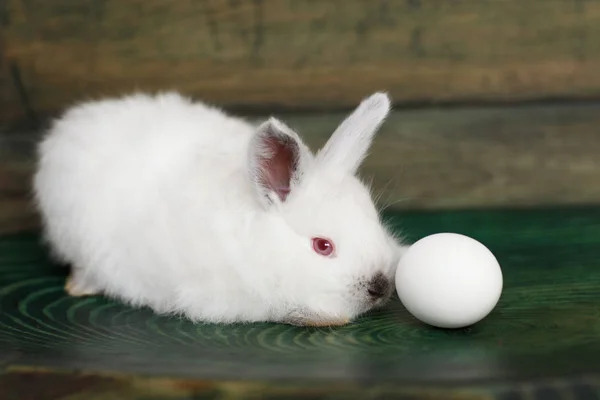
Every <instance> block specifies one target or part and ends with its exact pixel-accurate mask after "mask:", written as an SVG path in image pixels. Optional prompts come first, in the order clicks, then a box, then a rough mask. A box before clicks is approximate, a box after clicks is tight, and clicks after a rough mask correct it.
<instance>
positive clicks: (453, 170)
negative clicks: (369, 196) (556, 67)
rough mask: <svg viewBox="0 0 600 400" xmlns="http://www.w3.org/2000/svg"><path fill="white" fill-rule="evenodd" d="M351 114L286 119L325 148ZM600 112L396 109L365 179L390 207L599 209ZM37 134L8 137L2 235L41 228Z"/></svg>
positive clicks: (1, 151) (0, 173) (3, 155)
mask: <svg viewBox="0 0 600 400" xmlns="http://www.w3.org/2000/svg"><path fill="white" fill-rule="evenodd" d="M345 115H346V114H344V113H334V114H332V113H329V114H308V115H302V116H299V115H296V116H285V115H282V116H281V118H282V119H284V120H285V121H286V122H287V123H289V124H290V125H291V126H292V127H293V128H295V129H297V130H298V131H299V132H300V133H301V134H302V135H303V136H305V137H306V139H307V142H308V144H309V145H310V147H311V148H313V149H317V148H318V147H320V146H321V145H322V144H323V143H324V141H325V140H326V138H327V137H328V136H329V135H330V134H331V132H332V131H333V129H334V128H335V126H336V125H337V124H338V123H339V122H340V121H341V120H342V119H343V118H344V117H345ZM599 126H600V104H581V105H576V104H569V105H553V106H527V107H523V106H521V107H500V108H498V107H496V108H467V109H430V110H412V111H408V110H401V111H395V112H393V113H392V114H391V116H390V118H389V119H388V120H387V122H386V123H385V124H384V125H383V127H382V129H381V131H380V133H379V135H378V136H377V138H376V140H375V142H374V144H373V147H372V149H371V150H372V151H371V154H370V155H369V157H368V158H367V159H366V162H365V164H364V168H363V169H362V171H361V173H362V176H363V178H364V179H365V180H367V181H372V182H373V184H372V186H373V190H374V192H375V193H376V194H377V195H378V196H379V204H380V205H381V207H394V208H397V209H439V208H465V207H476V208H479V207H520V206H534V207H543V206H550V205H576V204H590V203H595V204H599V203H600V185H599V184H598V183H599V182H600V140H598V127H599ZM36 138H37V134H31V133H30V134H26V133H21V132H13V133H11V134H8V133H5V134H4V135H0V139H1V141H0V233H2V232H11V231H15V230H20V229H28V228H35V227H36V226H37V217H36V214H35V213H34V212H33V209H32V208H31V204H30V201H29V200H30V193H31V191H30V175H31V171H32V168H33V156H34V153H33V149H34V145H35V140H36Z"/></svg>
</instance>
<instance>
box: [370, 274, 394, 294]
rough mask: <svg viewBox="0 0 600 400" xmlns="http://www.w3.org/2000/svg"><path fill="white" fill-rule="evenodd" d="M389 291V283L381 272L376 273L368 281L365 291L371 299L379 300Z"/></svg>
mask: <svg viewBox="0 0 600 400" xmlns="http://www.w3.org/2000/svg"><path fill="white" fill-rule="evenodd" d="M389 290H390V282H389V281H388V280H387V278H386V277H385V275H384V274H383V273H381V272H378V273H377V274H376V275H375V276H374V277H373V278H372V279H371V280H370V281H369V284H368V289H367V291H368V292H369V295H370V296H371V297H372V298H373V299H380V298H382V297H385V296H386V295H387V294H388V291H389Z"/></svg>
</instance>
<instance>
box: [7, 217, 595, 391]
mask: <svg viewBox="0 0 600 400" xmlns="http://www.w3.org/2000/svg"><path fill="white" fill-rule="evenodd" d="M386 218H388V219H389V221H390V223H391V224H392V226H394V227H395V229H402V231H403V232H404V233H405V234H406V235H407V237H408V239H409V240H410V241H414V240H416V239H418V238H420V237H423V236H425V235H428V234H431V233H435V232H440V231H454V232H459V233H463V234H467V235H470V236H472V237H474V238H476V239H478V240H480V241H482V242H483V243H484V244H485V245H487V246H488V247H489V248H490V250H492V251H493V252H494V253H495V255H496V257H497V258H498V260H499V262H500V264H501V265H502V268H503V274H504V292H503V294H502V296H501V299H500V302H499V304H498V306H497V307H496V309H495V310H494V311H493V312H492V313H491V314H490V315H489V316H488V317H487V318H486V319H484V320H483V321H481V322H480V323H478V324H476V325H475V326H473V327H470V328H465V329H459V330H441V329H433V328H431V327H428V326H425V325H423V324H421V323H419V322H417V321H416V320H415V319H414V318H412V317H411V316H410V315H409V314H408V313H407V312H406V311H405V309H404V308H403V307H402V306H401V304H400V303H399V301H398V300H397V299H396V300H394V302H393V303H392V304H390V305H389V306H388V307H386V308H384V309H382V310H379V311H377V312H374V313H372V314H370V315H367V316H365V317H364V318H361V319H360V320H359V321H358V322H356V323H354V324H351V325H348V326H345V327H340V328H335V329H310V328H299V327H291V326H287V325H278V324H249V325H233V326H220V325H202V324H198V325H194V324H192V323H190V322H188V321H186V320H181V319H175V318H167V317H158V316H155V315H154V314H152V313H151V312H150V311H148V310H147V309H132V308H129V307H126V306H124V305H121V304H119V303H117V302H113V301H109V300H106V299H104V298H102V297H92V298H86V299H73V298H68V297H66V296H65V294H64V292H63V285H64V280H65V277H66V273H67V270H66V269H64V268H62V267H59V266H56V265H52V264H50V263H49V261H48V259H47V252H46V249H45V248H43V247H42V246H40V244H39V242H38V240H39V237H38V236H37V234H36V233H30V234H20V235H12V236H4V237H2V238H0V355H1V357H0V366H2V373H0V387H1V388H2V395H0V398H14V399H22V398H25V397H24V395H25V394H29V395H30V396H31V398H35V399H40V400H41V399H45V398H53V399H67V398H69V399H80V398H81V399H105V398H106V399H109V398H112V399H114V398H136V399H140V400H141V399H155V398H156V399H158V398H168V399H190V398H213V399H215V398H223V399H225V398H228V399H236V398H244V397H245V396H249V395H252V397H253V398H277V399H282V398H283V399H286V398H307V397H311V396H312V397H311V398H340V399H341V398H344V399H349V398H360V399H369V398H373V399H374V398H390V397H392V398H393V396H397V397H398V398H411V399H425V398H434V399H438V398H460V399H475V398H478V399H479V398H481V399H492V398H498V399H521V398H522V399H525V398H527V399H534V398H535V399H592V398H597V397H598V396H600V306H599V305H600V208H580V209H546V210H520V211H517V210H514V211H510V210H504V211H489V210H488V211H463V212H427V213H422V212H412V213H404V214H398V213H394V214H391V213H388V214H387V215H386ZM28 379H32V381H31V382H30V383H27V380H28ZM46 391H50V392H49V393H51V394H52V396H53V397H52V396H51V395H49V394H48V393H46ZM44 393H46V394H45V395H44ZM442 394H443V396H442ZM7 396H8V397H7ZM119 396H121V397H119ZM194 396H196V397H194ZM386 396H387V397H386ZM594 396H595V397H594Z"/></svg>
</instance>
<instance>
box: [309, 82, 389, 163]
mask: <svg viewBox="0 0 600 400" xmlns="http://www.w3.org/2000/svg"><path fill="white" fill-rule="evenodd" d="M390 107H391V106H390V99H389V97H388V95H387V94H386V93H382V92H378V93H375V94H373V95H371V96H370V97H368V98H366V99H364V100H363V101H362V102H361V103H360V104H359V106H358V107H357V108H356V109H355V110H354V112H353V113H352V114H350V115H349V116H348V117H347V118H346V119H345V120H344V121H343V122H342V123H341V124H340V125H339V126H338V128H337V129H336V130H335V132H333V134H332V135H331V138H330V139H329V140H328V141H327V143H326V144H325V146H324V147H323V148H322V149H321V151H320V152H319V154H318V155H317V159H318V161H319V162H320V163H323V164H326V165H332V166H336V167H338V168H342V169H343V170H345V171H347V172H348V173H351V174H354V173H355V172H356V170H357V169H358V167H359V166H360V164H361V163H362V161H363V159H364V158H365V156H366V154H367V151H368V150H369V147H370V146H371V142H372V139H373V136H374V135H375V133H376V132H377V129H378V128H379V126H380V125H381V124H382V123H383V121H384V119H385V118H386V116H387V115H388V113H389V111H390Z"/></svg>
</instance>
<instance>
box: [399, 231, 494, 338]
mask: <svg viewBox="0 0 600 400" xmlns="http://www.w3.org/2000/svg"><path fill="white" fill-rule="evenodd" d="M502 285H503V279H502V271H501V269H500V265H499V264H498V261H497V260H496V257H494V255H493V254H492V253H491V252H490V250H489V249H488V248H487V247H485V246H484V245H483V244H481V243H480V242H478V241H477V240H475V239H472V238H470V237H468V236H464V235H460V234H456V233H438V234H434V235H430V236H427V237H424V238H423V239H421V240H419V241H417V242H415V243H414V244H413V245H412V246H410V247H409V248H408V250H407V252H406V253H405V254H404V255H403V256H402V258H401V260H400V262H399V263H398V269H397V270H396V290H397V292H398V297H400V301H401V302H402V304H403V305H404V307H406V309H407V310H408V311H409V312H410V313H411V314H412V315H413V316H414V317H415V318H417V319H419V320H421V321H422V322H424V323H426V324H429V325H432V326H436V327H439V328H461V327H465V326H469V325H472V324H474V323H476V322H478V321H480V320H482V319H483V318H485V317H486V316H487V315H488V314H489V313H490V312H491V311H492V310H493V309H494V307H496V304H497V303H498V300H499V299H500V295H501V293H502Z"/></svg>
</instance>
